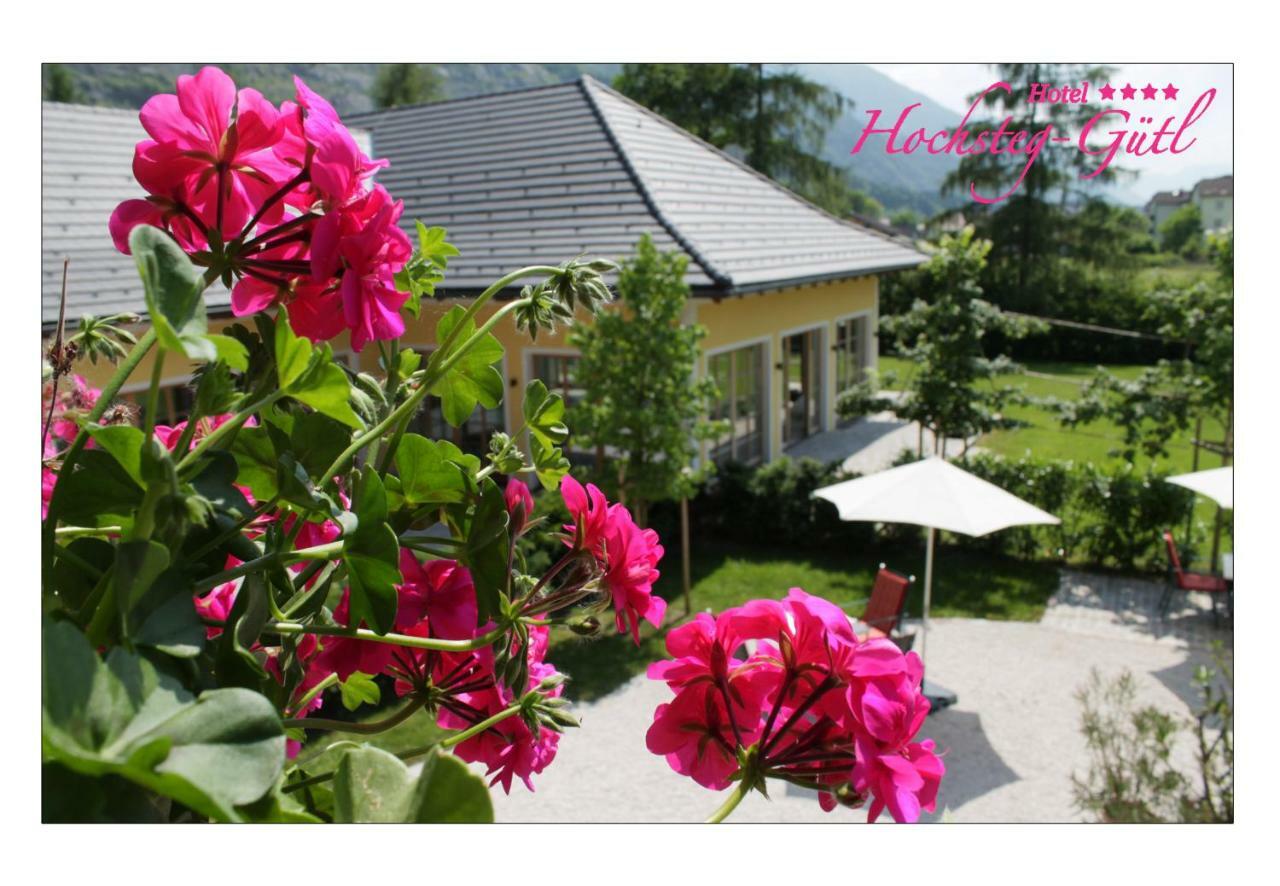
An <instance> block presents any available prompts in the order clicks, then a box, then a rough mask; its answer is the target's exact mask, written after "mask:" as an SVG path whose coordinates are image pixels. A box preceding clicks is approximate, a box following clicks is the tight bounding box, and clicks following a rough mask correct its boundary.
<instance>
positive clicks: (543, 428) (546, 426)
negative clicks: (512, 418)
mask: <svg viewBox="0 0 1280 886" xmlns="http://www.w3.org/2000/svg"><path fill="white" fill-rule="evenodd" d="M523 412H524V423H525V426H526V427H528V429H529V432H530V433H531V434H533V435H534V436H536V437H539V438H540V439H541V440H542V441H543V442H544V443H546V444H547V445H548V446H552V445H559V444H561V443H563V442H564V441H565V440H567V439H569V428H568V427H567V426H566V425H565V423H564V399H563V398H562V397H561V396H560V395H559V394H552V393H549V392H548V391H547V386H546V385H545V384H543V382H542V380H541V379H534V380H533V381H531V382H529V384H528V386H527V387H526V388H525V389H524V406H523Z"/></svg>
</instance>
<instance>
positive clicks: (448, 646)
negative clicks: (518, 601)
mask: <svg viewBox="0 0 1280 886" xmlns="http://www.w3.org/2000/svg"><path fill="white" fill-rule="evenodd" d="M262 630H263V632H264V633H268V634H280V635H281V636H289V635H293V634H316V635H317V636H321V637H347V638H348V639H351V640H368V641H369V642H371V643H386V644H388V645H390V646H407V647H409V648H411V649H435V650H438V651H441V652H470V651H472V650H474V649H483V648H484V647H486V646H492V645H493V644H494V643H495V642H496V641H498V640H500V639H501V638H502V637H503V636H505V635H506V633H507V631H506V628H494V629H493V630H491V631H489V632H488V633H485V634H481V635H480V636H478V637H474V638H472V639H470V640H441V639H438V638H436V637H414V636H412V635H410V634H377V633H374V632H373V631H370V630H367V629H365V628H344V627H342V626H341V625H304V624H299V623H297V622H279V621H277V622H268V623H267V624H266V625H265V626H264V627H263V628H262Z"/></svg>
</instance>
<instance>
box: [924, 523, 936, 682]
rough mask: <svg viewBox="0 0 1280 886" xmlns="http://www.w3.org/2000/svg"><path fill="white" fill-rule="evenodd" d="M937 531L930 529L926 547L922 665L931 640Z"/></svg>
mask: <svg viewBox="0 0 1280 886" xmlns="http://www.w3.org/2000/svg"><path fill="white" fill-rule="evenodd" d="M935 531H936V530H934V528H933V527H932V526H930V527H929V533H928V535H927V536H926V539H927V540H926V541H925V545H924V613H923V615H922V617H921V619H920V663H921V664H924V663H925V657H924V655H925V644H926V643H927V642H928V638H929V605H930V604H931V603H932V602H933V536H934V533H935Z"/></svg>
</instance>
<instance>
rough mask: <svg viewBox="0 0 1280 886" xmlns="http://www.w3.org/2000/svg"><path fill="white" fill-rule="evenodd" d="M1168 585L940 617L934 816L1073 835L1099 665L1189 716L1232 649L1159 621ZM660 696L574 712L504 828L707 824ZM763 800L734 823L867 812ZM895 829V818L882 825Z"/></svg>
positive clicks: (635, 686)
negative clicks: (662, 734) (1075, 777)
mask: <svg viewBox="0 0 1280 886" xmlns="http://www.w3.org/2000/svg"><path fill="white" fill-rule="evenodd" d="M1160 593H1161V586H1160V585H1159V584H1156V583H1152V582H1143V581H1138V580H1134V579H1123V578H1113V577H1108V576H1097V575H1086V574H1083V573H1077V572H1072V571H1068V570H1064V571H1063V573H1062V584H1061V587H1060V589H1059V591H1058V593H1057V594H1056V595H1055V596H1054V598H1053V599H1052V600H1051V601H1050V604H1049V607H1048V609H1047V610H1046V612H1045V615H1044V618H1043V619H1042V620H1041V621H1040V622H1038V623H1029V622H999V621H985V620H982V619H935V620H933V621H931V623H930V636H929V644H928V646H929V672H930V677H931V679H932V680H934V681H936V682H938V683H939V684H941V685H943V686H945V687H947V688H948V689H951V690H952V691H954V692H955V693H956V694H957V695H958V702H957V704H955V705H954V706H953V707H950V708H948V709H946V710H943V711H939V712H936V713H935V714H933V715H932V716H930V717H929V719H928V721H927V722H926V724H925V727H924V729H923V730H922V735H924V736H926V737H930V738H933V739H934V740H935V741H936V742H937V743H938V746H939V747H940V748H941V749H943V750H944V751H945V758H944V759H945V761H946V764H947V774H946V777H945V778H944V779H943V783H942V789H941V793H940V796H939V803H938V812H937V813H936V814H934V815H930V816H926V818H927V819H930V820H940V819H942V820H946V821H955V822H1024V821H1025V822H1065V821H1081V820H1083V817H1082V815H1081V813H1080V812H1079V811H1077V810H1076V809H1075V808H1074V806H1073V803H1072V793H1071V774H1072V773H1073V772H1081V771H1083V769H1084V768H1085V766H1086V764H1087V762H1088V757H1087V754H1086V750H1085V745H1084V740H1083V738H1082V737H1081V735H1080V732H1079V722H1080V707H1079V704H1078V703H1077V701H1076V700H1075V698H1074V693H1075V691H1076V690H1077V688H1079V687H1080V686H1082V685H1083V684H1084V683H1085V682H1086V681H1087V680H1088V678H1089V672H1090V669H1091V668H1094V667H1097V668H1098V669H1099V670H1100V671H1101V672H1102V674H1103V675H1104V676H1106V677H1114V676H1116V675H1118V674H1119V673H1120V672H1121V671H1122V670H1124V669H1126V668H1127V669H1129V670H1131V671H1133V673H1134V675H1135V677H1137V679H1138V684H1139V703H1147V702H1149V703H1152V704H1156V705H1159V706H1161V707H1164V708H1166V709H1168V710H1170V711H1184V712H1185V711H1187V710H1188V702H1189V701H1190V700H1191V699H1192V688H1191V685H1190V684H1191V676H1192V673H1193V671H1194V668H1195V667H1196V665H1197V664H1199V663H1201V662H1205V661H1208V660H1209V658H1210V657H1209V654H1208V645H1209V643H1210V642H1211V641H1213V640H1215V639H1220V640H1222V641H1223V642H1224V645H1225V646H1226V648H1227V650H1228V652H1229V651H1230V649H1231V636H1232V635H1231V632H1230V629H1229V627H1228V626H1226V625H1222V626H1219V625H1217V624H1215V620H1214V618H1213V616H1212V614H1211V610H1210V604H1209V601H1208V598H1207V597H1203V596H1202V595H1193V596H1191V597H1187V598H1184V599H1176V600H1175V601H1174V604H1173V607H1172V610H1171V613H1170V615H1169V616H1168V617H1167V618H1163V619H1162V618H1159V617H1158V616H1157V615H1156V606H1157V601H1158V599H1159V596H1160ZM669 696H670V692H669V690H668V689H667V688H666V687H665V686H664V685H662V684H659V683H655V682H651V681H649V680H647V679H645V678H644V677H643V676H640V677H637V678H636V679H634V680H632V681H631V682H630V683H628V684H627V685H625V686H623V687H622V688H620V689H619V690H618V691H616V692H614V693H613V694H612V695H610V696H608V697H606V698H603V699H600V700H598V701H596V702H593V703H589V704H583V705H580V706H578V708H577V711H576V713H577V715H578V716H579V717H580V718H581V721H582V728H581V729H579V730H570V731H569V733H568V734H566V735H565V736H564V738H563V739H562V740H561V744H560V752H559V756H558V757H557V759H556V761H555V762H554V763H553V764H552V765H551V766H550V767H549V768H548V769H547V771H546V772H544V773H542V775H540V776H535V777H534V784H535V786H536V788H537V793H536V794H533V795H531V794H530V793H529V792H528V791H527V790H525V788H524V787H523V785H520V784H518V783H517V785H515V786H513V789H512V793H511V795H510V796H504V795H503V794H502V792H501V790H498V791H497V792H496V793H495V794H494V803H495V812H496V817H497V819H498V821H505V822H696V821H701V820H702V819H703V818H705V817H706V816H707V815H709V814H710V813H711V812H712V811H714V810H715V809H716V808H717V807H718V806H719V805H720V802H721V801H722V800H723V797H724V795H723V794H719V793H714V792H712V791H708V790H706V789H704V788H701V787H699V786H698V785H696V784H694V783H693V782H692V781H691V780H690V779H688V778H684V777H682V776H680V775H677V774H676V773H675V772H673V771H672V770H671V769H670V768H668V766H667V764H666V761H665V760H664V759H662V758H660V757H656V756H654V755H652V754H650V753H649V752H648V751H647V750H646V748H645V744H644V736H645V731H646V730H647V729H648V727H649V723H650V722H651V719H652V716H653V710H654V708H655V707H657V705H659V704H661V703H662V702H664V701H666V700H667V699H668V698H669ZM771 788H772V790H771V796H770V797H769V798H767V799H766V798H765V797H762V796H760V795H759V794H753V795H751V796H749V797H748V798H747V799H746V800H744V801H743V803H742V805H741V806H739V807H738V809H737V810H736V811H735V812H734V814H733V816H732V817H731V819H730V821H736V822H830V823H839V822H848V821H863V820H864V819H865V814H864V813H862V812H861V811H850V810H837V811H836V812H834V813H832V814H830V815H828V814H825V813H823V812H822V811H821V810H820V809H819V807H818V803H817V801H816V799H815V798H814V796H813V794H811V793H810V792H808V791H805V790H804V789H802V788H796V787H791V786H787V785H783V784H781V783H773V784H771ZM886 819H887V817H886Z"/></svg>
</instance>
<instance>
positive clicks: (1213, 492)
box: [1168, 468, 1235, 508]
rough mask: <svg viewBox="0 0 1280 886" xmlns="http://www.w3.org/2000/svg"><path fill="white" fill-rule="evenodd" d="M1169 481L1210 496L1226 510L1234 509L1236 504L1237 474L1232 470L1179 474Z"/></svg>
mask: <svg viewBox="0 0 1280 886" xmlns="http://www.w3.org/2000/svg"><path fill="white" fill-rule="evenodd" d="M1168 479H1169V482H1170V483H1174V484H1176V485H1178V486H1183V487H1186V488H1187V489H1190V490H1191V491H1193V492H1198V493H1200V494H1201V495H1204V496H1208V497H1209V498H1211V499H1213V500H1214V501H1216V502H1217V503H1218V504H1220V505H1222V507H1224V508H1230V507H1232V506H1233V504H1234V502H1235V473H1234V470H1233V469H1232V468H1213V469H1211V470H1208V471H1196V472H1195V473H1194V474H1178V475H1177V476H1176V477H1169V478H1168Z"/></svg>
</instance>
